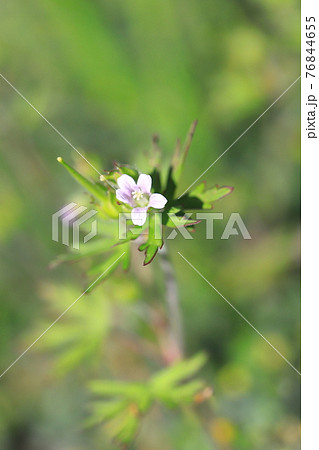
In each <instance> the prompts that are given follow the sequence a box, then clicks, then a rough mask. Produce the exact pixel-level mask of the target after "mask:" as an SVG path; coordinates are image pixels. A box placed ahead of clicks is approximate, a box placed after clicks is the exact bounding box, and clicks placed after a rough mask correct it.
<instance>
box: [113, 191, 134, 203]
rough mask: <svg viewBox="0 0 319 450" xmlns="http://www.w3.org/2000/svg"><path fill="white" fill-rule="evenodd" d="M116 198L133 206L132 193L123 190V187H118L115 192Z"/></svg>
mask: <svg viewBox="0 0 319 450" xmlns="http://www.w3.org/2000/svg"><path fill="white" fill-rule="evenodd" d="M115 195H116V198H117V199H118V200H119V201H120V202H123V203H128V204H129V205H131V206H132V204H133V202H132V197H131V195H130V194H128V193H127V191H125V190H122V189H117V190H116V192H115Z"/></svg>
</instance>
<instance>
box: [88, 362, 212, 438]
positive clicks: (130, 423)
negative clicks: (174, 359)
mask: <svg viewBox="0 0 319 450" xmlns="http://www.w3.org/2000/svg"><path fill="white" fill-rule="evenodd" d="M205 360H206V358H205V356H204V355H203V354H198V355H196V356H195V357H193V358H192V359H190V360H184V361H181V362H179V363H176V364H174V365H172V366H170V367H169V368H167V369H164V370H162V371H161V372H159V373H157V374H155V375H153V376H152V377H151V378H150V379H149V380H148V381H147V382H139V383H137V382H135V383H132V382H126V383H125V382H119V381H109V380H95V381H92V382H91V383H90V390H91V392H92V393H93V394H95V395H97V396H99V397H102V398H104V400H100V401H95V402H94V403H93V407H92V409H93V413H92V416H91V418H90V419H89V420H88V421H87V425H96V424H100V423H102V422H104V421H106V420H107V421H108V422H107V429H108V432H109V434H110V437H111V438H113V439H116V440H118V441H120V442H121V443H125V442H130V441H131V440H132V439H133V438H134V436H135V434H136V431H137V429H138V425H139V420H140V418H141V416H142V415H143V414H145V413H146V412H147V411H148V410H149V409H150V408H151V406H152V404H153V403H154V402H160V403H163V404H164V405H165V406H166V407H169V408H173V407H177V406H183V405H185V404H186V405H187V404H192V403H194V402H195V401H196V399H198V398H200V397H201V396H202V397H203V399H205V398H207V395H205V392H206V391H207V390H209V389H208V388H207V387H205V384H204V382H203V381H201V380H198V379H197V380H196V379H195V380H188V379H189V378H190V377H192V376H193V375H194V374H195V373H196V372H197V371H198V370H199V369H200V368H201V367H202V366H203V364H204V363H205Z"/></svg>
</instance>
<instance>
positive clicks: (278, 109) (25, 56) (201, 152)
mask: <svg viewBox="0 0 319 450" xmlns="http://www.w3.org/2000/svg"><path fill="white" fill-rule="evenodd" d="M299 21H300V5H299V2H298V1H296V0H283V1H281V2H278V1H275V0H240V1H239V0H227V1H222V0H211V1H208V0H202V1H198V0H197V1H196V0H186V1H185V0H184V1H182V0H175V1H172V0H162V1H154V0H149V1H146V0H136V1H134V2H133V1H128V0H119V1H118V2H114V1H110V0H91V1H85V0H64V1H61V0H41V1H40V0H29V1H28V2H25V1H22V0H11V1H10V2H6V1H1V2H0V66H1V73H2V74H3V75H4V76H5V77H6V78H7V79H8V80H9V81H10V82H11V83H12V84H13V85H14V86H15V87H16V88H17V89H19V90H20V91H21V93H22V94H23V95H25V96H26V98H27V99H28V100H29V101H30V102H31V103H32V104H33V105H34V106H35V107H36V108H38V109H39V111H41V113H42V114H43V115H44V116H45V117H46V118H47V119H48V120H50V121H51V122H52V123H53V124H54V125H55V126H56V127H57V129H58V130H59V131H60V132H61V133H62V134H64V135H65V136H66V138H67V139H69V140H70V142H71V143H72V144H73V145H75V146H76V147H77V148H79V149H80V150H81V151H83V153H85V155H86V157H87V158H88V159H89V160H90V161H91V162H92V163H93V164H94V165H96V166H97V167H98V168H99V169H100V170H103V169H110V168H111V167H112V162H113V161H114V160H117V161H120V162H122V163H129V164H134V165H137V167H139V168H140V169H141V170H143V164H144V163H145V152H146V151H148V150H149V148H150V142H151V136H152V134H153V133H158V134H159V135H160V144H161V147H162V149H163V151H164V156H165V161H166V162H167V161H168V160H169V158H170V156H171V154H172V150H173V148H174V146H175V141H176V138H177V137H181V138H183V137H184V136H185V134H186V132H187V130H188V127H189V125H190V123H191V122H192V121H193V120H194V119H196V118H197V119H198V120H199V125H198V129H197V132H196V135H195V138H194V141H193V145H192V151H191V152H190V155H189V158H188V161H187V166H186V170H185V174H184V176H183V179H182V185H181V187H180V193H181V192H182V191H183V190H184V189H186V188H187V187H188V185H189V184H190V183H192V182H193V181H194V180H195V179H196V178H197V177H198V176H199V175H200V174H201V172H202V171H204V170H205V169H206V168H207V167H208V166H209V165H210V164H211V163H212V162H213V161H214V160H215V159H216V158H217V157H218V156H219V155H220V154H221V153H222V152H223V151H224V150H225V149H226V148H227V147H228V146H229V145H230V144H231V143H232V142H233V141H234V140H235V139H236V138H237V137H238V136H239V135H240V134H241V133H242V132H243V131H244V130H245V129H246V128H247V127H248V126H249V125H250V124H251V123H252V122H253V121H254V120H255V119H256V118H257V117H258V116H259V115H260V114H261V113H262V112H263V111H264V110H265V109H266V108H267V107H268V106H269V105H270V104H271V103H272V102H273V101H274V100H275V99H276V98H277V97H278V96H279V95H280V94H281V93H282V92H283V91H284V90H285V89H286V88H287V87H288V86H289V85H290V84H291V83H292V82H293V81H294V80H295V79H296V78H297V77H298V76H299V73H300V67H299V56H300V52H299ZM0 98H1V101H0V149H1V154H0V161H1V169H0V171H1V172H0V174H1V176H0V198H1V212H2V216H1V220H0V242H1V262H0V264H1V266H0V280H1V316H0V336H1V344H0V345H1V347H0V355H1V372H2V371H3V370H5V369H6V367H7V366H9V365H10V364H11V362H12V361H13V360H14V359H15V358H16V357H17V356H18V355H19V354H20V353H21V352H22V351H23V350H24V349H25V348H26V347H27V346H28V345H29V344H30V343H31V342H32V341H33V340H34V339H35V338H36V337H37V336H38V335H39V334H40V333H41V332H42V331H43V330H44V329H45V327H46V326H47V325H48V324H50V323H51V322H52V321H53V320H54V319H55V318H56V317H57V315H58V314H60V313H61V312H62V311H63V309H64V308H66V307H67V306H68V305H69V304H70V303H72V301H74V300H75V299H76V298H77V297H78V296H79V295H80V294H81V292H82V290H83V288H84V287H85V278H84V277H83V268H81V267H79V266H77V265H71V266H60V267H58V268H57V269H55V270H51V271H50V270H48V265H49V263H50V262H51V261H52V260H53V259H54V258H55V257H56V256H57V255H58V254H61V253H64V252H65V251H66V248H65V247H64V246H63V245H62V244H59V243H57V242H53V241H51V214H52V213H54V212H55V211H57V210H58V209H59V208H61V206H62V205H64V204H66V203H68V202H70V201H77V202H79V203H81V202H82V203H83V202H84V201H85V200H86V198H87V196H86V195H85V194H83V189H81V188H80V187H79V186H78V185H77V184H76V183H75V182H74V181H73V180H72V179H71V178H70V177H69V175H68V174H67V173H66V171H65V170H64V169H63V168H62V167H61V166H60V165H59V164H58V163H57V162H56V157H57V156H62V157H63V158H64V159H65V160H66V161H68V162H70V163H72V164H74V165H75V166H76V167H77V168H78V170H79V171H81V172H82V173H83V174H86V175H89V176H94V177H96V174H95V173H94V172H93V171H92V170H91V168H90V167H89V166H88V165H87V164H86V163H85V161H83V160H82V159H81V158H80V157H79V156H78V155H77V154H76V153H75V152H74V150H72V148H71V147H70V146H68V145H67V144H66V143H65V142H64V141H63V140H62V139H61V138H60V137H59V136H58V135H57V134H56V133H55V132H54V131H53V130H52V129H51V128H50V127H49V126H48V125H47V124H46V123H45V121H44V120H43V119H42V118H41V117H40V116H39V115H37V114H36V113H35V112H34V111H33V110H32V108H31V107H30V106H29V105H28V104H27V103H26V102H24V101H23V100H22V99H21V98H20V97H19V96H18V95H17V94H16V93H15V92H14V91H13V90H12V89H11V88H10V87H9V86H8V84H6V83H5V81H3V80H2V79H0ZM299 103H300V86H299V82H298V83H296V85H294V86H293V87H292V88H291V90H290V91H289V92H287V94H286V95H285V96H284V97H283V98H282V99H280V100H279V101H278V103H276V105H275V106H273V108H272V109H271V110H270V111H269V112H267V113H266V114H265V116H264V117H262V118H261V119H260V121H258V123H256V124H255V125H254V127H253V128H252V129H251V130H249V132H248V133H247V134H246V135H245V136H244V137H242V138H241V139H240V141H239V142H238V143H236V144H235V145H234V146H233V147H232V148H231V149H230V150H229V152H227V154H226V155H224V156H223V157H222V158H221V159H220V160H219V161H218V162H217V163H216V164H215V165H214V166H213V167H212V168H211V169H210V170H209V171H208V172H207V173H206V174H205V176H204V179H205V180H206V181H207V183H208V185H214V184H220V185H223V184H227V185H231V186H234V187H235V190H234V192H233V193H232V195H231V196H229V197H227V198H226V199H224V200H222V201H221V202H220V203H219V204H217V205H216V211H222V212H224V214H225V218H226V220H225V221H217V222H216V225H215V236H216V239H214V240H212V241H206V240H205V229H204V225H203V224H201V225H199V226H198V228H197V232H196V233H195V234H194V235H193V237H194V239H193V240H189V241H185V240H183V239H182V238H180V237H179V238H177V239H175V240H174V241H171V242H169V243H168V247H169V250H170V254H171V257H172V260H173V263H174V265H175V267H176V273H177V279H178V284H179V287H180V296H181V308H182V314H183V320H184V327H185V336H186V353H187V355H192V354H193V353H196V352H197V351H199V350H205V351H206V352H207V353H208V355H209V364H208V365H207V366H206V369H205V370H204V373H203V376H204V377H205V379H206V380H207V382H208V383H209V384H210V385H211V386H212V387H213V390H214V395H213V397H212V399H211V400H210V408H209V409H210V412H209V413H208V412H207V411H204V412H200V414H199V415H200V416H202V418H203V420H202V421H204V423H205V426H204V427H203V426H202V424H201V423H199V422H200V421H199V422H196V420H193V418H192V419H190V418H189V417H187V415H186V416H185V415H183V414H182V413H180V412H178V411H176V412H172V411H169V412H168V411H166V410H164V409H161V408H155V409H154V410H152V412H151V414H149V415H148V417H147V418H146V419H145V420H144V421H143V426H142V428H141V430H140V433H139V435H138V438H137V441H136V444H135V445H136V448H137V449H139V450H149V449H152V450H157V449H158V450H163V449H164V450H171V449H172V450H173V449H174V450H175V449H178V450H179V449H181V450H194V449H195V448H200V449H201V450H202V449H204V450H205V449H209V448H217V449H220V448H221V449H224V448H225V449H258V450H259V449H267V450H268V449H272V450H274V449H298V448H300V444H299V432H300V431H299V394H300V391H299V382H300V379H299V376H298V374H297V373H296V372H294V370H293V369H292V368H291V367H289V366H288V364H287V363H286V362H285V361H284V360H283V359H281V358H280V357H279V356H278V355H277V354H276V352H275V351H274V350H273V349H271V348H270V347H269V346H268V345H267V343H266V342H265V341H263V340H262V339H261V337H260V336H259V335H258V334H257V333H256V332H255V331H254V330H253V329H252V328H250V327H249V326H248V325H247V324H246V323H245V322H244V321H243V320H242V319H241V318H240V317H239V316H238V315H237V314H236V313H235V312H234V311H233V310H232V309H231V308H230V307H229V306H228V305H227V304H226V302H225V301H224V300H223V299H222V298H221V297H219V296H218V294H216V292H215V291H214V290H212V289H211V287H210V286H209V285H207V284H206V283H205V282H204V280H203V279H201V278H200V277H199V276H198V274H196V273H195V272H194V271H193V270H192V269H191V268H190V267H189V266H187V264H186V263H185V262H184V261H183V260H182V259H181V258H180V256H179V255H178V254H177V251H180V252H182V253H183V255H184V256H185V257H186V258H187V259H189V260H190V261H191V262H192V264H194V266H195V267H196V268H197V269H198V270H199V271H201V272H202V273H203V275H204V276H205V277H207V279H208V280H209V281H210V282H211V283H212V284H213V285H214V286H215V287H216V288H217V289H218V290H219V291H220V292H221V293H222V294H223V295H224V296H225V297H226V298H227V299H228V300H229V301H230V302H231V303H232V304H233V305H234V306H235V307H236V308H238V309H239V310H240V311H241V313H242V314H244V315H245V316H246V317H247V318H248V320H249V321H251V322H252V323H253V324H254V325H255V326H256V328H257V329H258V330H259V331H260V332H261V333H263V334H264V335H265V337H266V338H267V339H269V341H270V342H271V343H272V344H273V345H274V346H275V347H276V348H278V350H279V351H280V352H281V353H282V354H283V355H285V356H286V357H287V358H288V359H289V360H290V361H291V362H292V364H294V365H295V366H296V367H297V369H299V367H300V356H299V350H300V325H299V322H300V311H299V306H300V305H299V301H300V300H299V294H300V280H299V162H300V161H299V142H300V126H299V120H300V108H299ZM233 211H236V212H239V213H240V214H241V216H242V218H243V220H244V221H245V224H246V226H247V228H248V230H249V232H250V234H251V236H252V239H251V240H243V239H241V238H240V237H239V236H233V237H231V238H230V239H229V240H223V241H222V240H220V236H221V234H222V231H223V228H224V226H225V224H226V222H227V219H228V216H229V214H230V213H231V212H233ZM140 264H141V261H140V260H136V261H135V263H134V266H133V268H132V270H131V272H130V273H128V274H126V275H124V274H121V273H118V274H115V275H114V277H113V278H111V279H110V280H109V281H107V282H106V283H105V284H103V285H101V286H100V287H99V288H98V289H97V290H96V291H95V292H93V293H92V294H91V295H90V296H89V297H85V298H84V299H82V300H83V301H82V302H81V301H79V303H78V304H77V305H75V306H74V308H73V309H72V310H70V311H69V313H68V314H67V315H66V316H65V318H63V319H62V320H61V322H59V323H58V324H57V325H56V326H55V327H54V328H52V330H50V331H49V332H48V333H47V334H46V335H45V336H44V337H43V338H42V340H41V342H39V343H38V344H36V345H35V346H34V348H33V349H32V350H30V352H29V353H28V354H27V355H25V356H24V357H23V358H22V359H21V360H20V361H19V362H18V363H17V364H16V365H15V366H14V367H12V369H10V371H8V373H7V374H5V375H4V376H3V377H2V378H1V379H0V446H1V448H3V449H32V450H37V449H41V450H42V449H48V450H51V449H68V450H69V449H72V450H73V449H79V450H82V449H88V448H94V449H95V448H96V449H105V448H106V449H112V448H113V446H112V444H111V443H110V442H108V440H107V437H106V434H105V429H104V428H103V427H100V428H95V429H91V430H85V429H83V427H82V423H83V420H84V419H85V417H86V415H87V407H88V401H89V398H88V394H87V391H86V383H87V380H89V379H92V378H94V377H99V376H100V377H102V376H103V377H115V378H119V379H144V378H147V376H148V375H149V373H151V372H152V365H150V364H148V359H152V358H155V359H156V358H157V349H156V343H154V342H149V340H148V339H147V330H146V329H147V328H149V327H150V322H149V316H151V315H152V314H155V315H156V311H157V309H158V310H161V309H164V303H163V289H162V287H161V278H160V276H159V275H158V273H159V272H158V262H156V261H155V262H154V264H153V265H151V267H146V268H141V267H140ZM154 311H155V312H154ZM154 320H156V319H154ZM145 330H146V331H145ZM140 341H141V342H140ZM134 342H135V344H134Z"/></svg>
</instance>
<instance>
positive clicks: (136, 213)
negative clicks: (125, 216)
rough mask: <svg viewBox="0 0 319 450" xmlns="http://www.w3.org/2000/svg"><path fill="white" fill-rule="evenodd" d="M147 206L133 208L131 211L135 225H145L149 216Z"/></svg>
mask: <svg viewBox="0 0 319 450" xmlns="http://www.w3.org/2000/svg"><path fill="white" fill-rule="evenodd" d="M146 211H147V208H133V209H132V212H131V219H132V222H133V223H134V225H139V226H142V225H144V223H145V221H146V218H147V212H146Z"/></svg>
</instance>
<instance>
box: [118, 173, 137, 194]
mask: <svg viewBox="0 0 319 450" xmlns="http://www.w3.org/2000/svg"><path fill="white" fill-rule="evenodd" d="M117 185H118V187H119V188H120V189H123V190H124V191H127V192H132V191H134V190H135V189H136V183H135V181H134V178H132V177H130V176H129V175H126V174H124V175H121V176H120V177H119V178H118V179H117Z"/></svg>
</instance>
